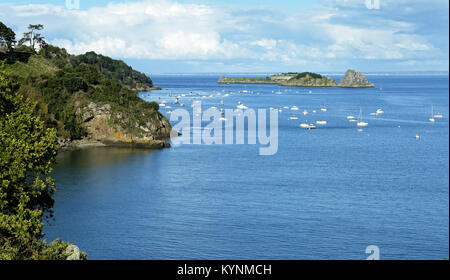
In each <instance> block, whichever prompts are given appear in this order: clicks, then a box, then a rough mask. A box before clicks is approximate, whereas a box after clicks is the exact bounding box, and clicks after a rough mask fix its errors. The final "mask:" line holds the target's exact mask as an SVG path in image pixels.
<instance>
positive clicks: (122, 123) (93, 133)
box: [76, 102, 172, 149]
mask: <svg viewBox="0 0 450 280" xmlns="http://www.w3.org/2000/svg"><path fill="white" fill-rule="evenodd" d="M76 114H77V115H78V116H79V117H80V118H81V120H82V126H83V128H84V129H85V132H86V137H85V140H90V141H97V142H100V143H102V144H104V145H108V146H128V147H139V148H153V149H158V148H164V147H169V146H170V145H169V143H167V142H166V141H165V139H167V138H169V137H170V132H171V130H172V128H171V125H170V123H169V121H168V120H167V119H166V118H165V117H164V116H163V115H162V114H160V113H154V112H153V113H146V112H143V113H142V114H141V117H142V118H141V120H140V121H138V122H136V121H134V120H133V119H132V118H131V117H130V116H128V115H127V114H126V113H124V112H121V111H117V110H113V109H112V106H111V105H110V104H97V103H94V102H91V103H89V104H88V105H87V106H84V107H79V108H78V109H77V111H76Z"/></svg>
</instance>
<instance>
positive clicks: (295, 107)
mask: <svg viewBox="0 0 450 280" xmlns="http://www.w3.org/2000/svg"><path fill="white" fill-rule="evenodd" d="M298 110H299V109H298V107H297V106H292V108H291V111H298Z"/></svg>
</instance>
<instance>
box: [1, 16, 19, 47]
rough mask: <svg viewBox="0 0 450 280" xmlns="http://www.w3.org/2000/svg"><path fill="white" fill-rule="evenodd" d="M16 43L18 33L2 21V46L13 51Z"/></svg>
mask: <svg viewBox="0 0 450 280" xmlns="http://www.w3.org/2000/svg"><path fill="white" fill-rule="evenodd" d="M15 43H16V33H14V31H12V29H11V28H9V27H7V26H6V25H4V24H3V23H2V22H1V21H0V46H5V47H6V48H7V50H8V51H11V50H12V48H13V46H14V44H15Z"/></svg>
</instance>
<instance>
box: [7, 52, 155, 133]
mask: <svg viewBox="0 0 450 280" xmlns="http://www.w3.org/2000/svg"><path fill="white" fill-rule="evenodd" d="M6 70H7V71H8V72H9V73H10V74H11V75H12V76H13V77H14V78H15V79H16V80H17V81H18V83H19V84H20V90H19V92H20V93H21V94H23V95H24V96H26V97H29V98H30V99H31V100H33V101H34V102H35V103H37V106H36V113H37V114H38V115H39V116H40V117H41V119H42V120H43V121H44V122H45V123H46V125H47V127H51V128H56V129H57V132H58V135H59V136H62V137H65V138H67V139H79V138H81V137H83V136H84V134H85V132H84V130H83V127H82V125H81V123H82V120H81V119H80V117H79V116H77V114H76V110H77V108H80V107H82V106H84V105H86V104H88V103H89V102H96V103H103V104H106V103H107V104H110V105H111V108H112V109H113V110H116V111H119V112H122V113H123V114H125V115H126V116H127V119H128V120H129V121H134V122H136V123H142V122H143V120H142V118H143V117H147V118H148V117H152V116H154V115H155V114H158V110H159V105H158V104H157V103H154V102H152V103H148V102H145V101H143V100H142V99H140V98H139V97H138V94H137V91H136V89H138V88H146V87H151V86H153V83H152V81H151V79H150V78H148V77H147V76H145V75H144V74H142V73H139V72H137V71H135V70H133V69H132V68H131V67H129V66H128V65H126V64H125V63H124V62H122V61H117V60H113V59H111V58H108V57H105V56H101V55H97V54H95V53H93V52H91V53H87V54H85V55H80V56H72V55H69V54H68V53H67V52H66V51H65V50H64V49H60V48H58V47H55V46H51V45H48V46H46V47H45V48H43V49H41V51H40V52H39V53H38V54H35V55H32V56H31V57H30V58H29V60H28V62H20V61H16V62H14V63H10V64H8V65H7V66H6ZM118 121H119V120H112V122H113V123H114V122H118Z"/></svg>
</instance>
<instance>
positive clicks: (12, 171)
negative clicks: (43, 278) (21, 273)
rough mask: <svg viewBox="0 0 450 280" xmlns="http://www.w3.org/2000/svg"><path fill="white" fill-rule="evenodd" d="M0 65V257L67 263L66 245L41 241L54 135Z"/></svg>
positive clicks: (52, 190) (51, 187)
mask: <svg viewBox="0 0 450 280" xmlns="http://www.w3.org/2000/svg"><path fill="white" fill-rule="evenodd" d="M18 88H19V86H18V85H17V83H15V82H14V81H13V79H12V78H11V77H10V75H9V74H8V73H7V72H6V71H5V70H4V65H3V63H2V64H1V65H0V259H9V260H23V259H65V258H66V256H65V255H64V254H63V253H62V252H63V251H64V250H65V248H67V243H61V242H60V241H58V240H57V241H55V242H53V243H52V244H50V245H47V244H46V243H45V242H42V241H40V239H42V238H43V236H44V235H43V233H42V227H43V224H42V218H43V216H44V213H48V214H50V215H51V213H52V212H51V208H52V207H53V203H54V200H53V198H52V196H53V194H54V193H55V185H54V182H53V179H52V178H51V177H48V174H49V173H50V172H51V165H52V164H53V163H54V162H55V157H56V153H57V141H56V131H55V130H54V129H51V128H46V127H45V124H44V122H42V121H41V120H40V118H39V117H36V116H35V114H34V109H35V104H33V103H31V102H30V101H29V100H28V99H25V98H24V97H23V96H22V95H21V94H19V93H18Z"/></svg>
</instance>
